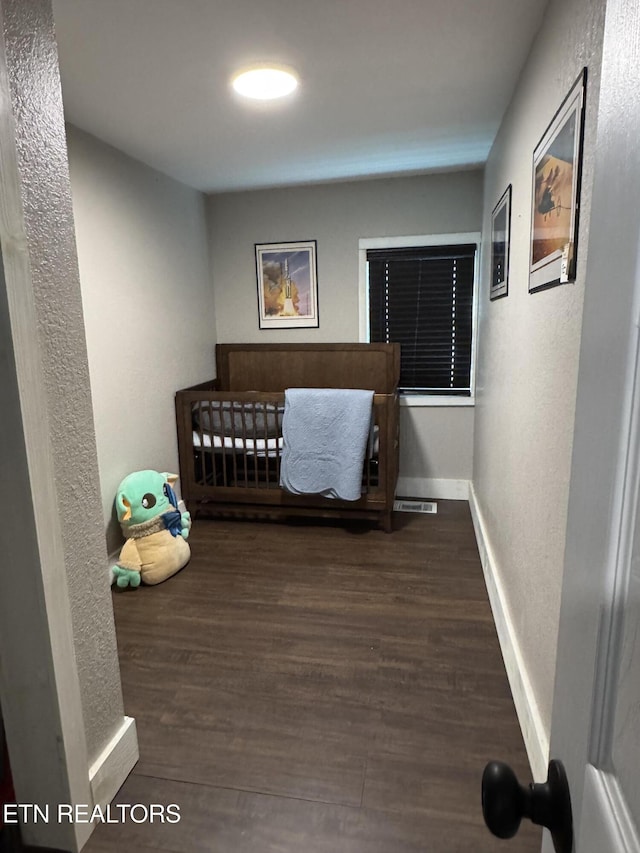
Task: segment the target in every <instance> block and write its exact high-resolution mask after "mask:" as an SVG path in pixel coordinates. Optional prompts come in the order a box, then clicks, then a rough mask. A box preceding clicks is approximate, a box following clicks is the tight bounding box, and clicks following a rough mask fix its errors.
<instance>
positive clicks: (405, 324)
mask: <svg viewBox="0 0 640 853" xmlns="http://www.w3.org/2000/svg"><path fill="white" fill-rule="evenodd" d="M449 236H451V235H449ZM465 236H466V237H470V236H472V235H465ZM373 242H374V241H361V248H362V243H373ZM381 242H382V241H381ZM385 242H386V241H385ZM389 242H393V241H389ZM476 249H477V247H476V244H475V243H471V242H469V243H453V242H452V243H447V244H443V245H414V246H386V247H381V248H379V247H375V246H369V247H366V249H365V251H366V280H367V284H368V318H367V320H368V339H369V340H371V341H384V342H397V343H400V344H401V368H400V390H401V391H403V392H404V393H405V394H410V395H414V394H419V395H430V396H431V395H436V396H447V397H461V398H464V397H470V396H471V394H472V388H473V377H472V361H473V358H472V356H473V325H474V324H473V316H474V299H473V291H474V271H475V262H476Z"/></svg>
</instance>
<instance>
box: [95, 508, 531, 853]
mask: <svg viewBox="0 0 640 853" xmlns="http://www.w3.org/2000/svg"><path fill="white" fill-rule="evenodd" d="M438 510H439V512H438V514H437V515H413V514H407V513H403V514H396V518H395V528H396V529H395V531H394V533H393V534H391V535H389V534H385V533H383V532H381V531H378V530H375V529H372V528H371V527H369V526H367V525H358V526H344V525H343V526H340V525H332V524H316V525H314V524H310V523H301V524H292V525H288V524H286V525H285V524H277V523H275V524H271V523H268V522H267V523H260V522H256V523H253V522H245V521H235V522H234V521H197V522H196V523H195V525H194V527H193V531H192V534H191V538H190V540H189V541H190V543H191V548H192V559H191V562H190V564H189V565H188V567H187V568H185V569H184V570H183V571H182V572H181V573H180V574H179V575H177V576H176V577H174V578H172V579H171V580H169V581H167V582H166V583H164V584H162V585H160V586H157V587H147V588H141V589H138V590H135V591H126V592H115V593H114V607H115V614H116V625H117V633H118V644H119V649H120V658H121V665H122V678H123V688H124V696H125V710H126V713H127V714H129V715H131V716H134V717H135V718H136V721H137V726H138V737H139V742H140V761H139V763H138V765H137V766H136V768H135V770H134V772H133V773H132V774H131V776H130V777H129V779H128V780H127V782H126V783H125V785H124V786H123V788H122V789H121V791H120V793H119V794H118V797H117V798H116V801H115V802H120V803H145V804H149V803H156V804H168V803H176V804H178V805H179V806H180V813H181V821H180V823H178V824H174V825H169V824H162V823H154V824H149V823H141V824H135V823H131V822H128V823H125V824H109V825H100V826H98V828H97V830H96V832H95V833H94V835H93V837H92V839H91V840H90V842H89V844H88V846H87V847H86V851H87V853H103V852H104V851H116V850H117V851H126V853H133V851H140V853H151V851H161V850H162V851H175V853H195V852H196V851H198V853H199V851H215V853H276V851H277V853H365V851H366V853H463V851H464V853H470V851H474V853H475V852H476V851H477V853H491V852H492V851H502V853H504V851H505V842H503V841H499V840H497V839H495V838H493V837H492V836H491V835H490V834H489V832H488V831H487V830H486V829H485V827H484V824H483V821H482V814H481V806H480V778H481V775H482V770H483V768H484V765H485V764H486V762H487V761H489V760H491V759H493V758H500V759H502V760H505V761H508V762H509V763H510V764H511V765H512V766H513V768H514V770H515V771H516V773H517V774H518V775H519V777H520V779H521V780H522V781H528V780H530V778H531V774H530V771H529V769H528V765H527V761H526V756H525V752H524V747H523V744H522V738H521V735H520V732H519V729H518V724H517V720H516V715H515V711H514V707H513V703H512V699H511V695H510V692H509V687H508V684H507V679H506V675H505V671H504V666H503V663H502V659H501V656H500V651H499V647H498V641H497V637H496V633H495V628H494V625H493V622H492V619H491V612H490V608H489V603H488V600H487V596H486V592H485V587H484V583H483V578H482V570H481V567H480V562H479V558H478V552H477V549H476V545H475V539H474V535H473V529H472V524H471V518H470V515H469V508H468V506H467V505H466V504H465V503H463V502H455V501H451V502H447V501H441V502H440V503H439V506H438ZM510 848H511V849H513V850H517V851H518V853H537V851H539V849H540V833H539V831H538V830H537V829H535V828H534V827H533V826H532V825H531V824H527V825H526V826H525V825H523V826H522V828H521V830H520V833H519V835H518V838H517V839H516V840H513V841H512V842H510Z"/></svg>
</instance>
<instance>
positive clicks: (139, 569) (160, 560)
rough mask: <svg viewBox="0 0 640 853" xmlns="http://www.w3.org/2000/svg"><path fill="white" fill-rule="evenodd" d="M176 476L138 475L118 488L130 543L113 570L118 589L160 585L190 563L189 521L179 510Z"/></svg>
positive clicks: (118, 503)
mask: <svg viewBox="0 0 640 853" xmlns="http://www.w3.org/2000/svg"><path fill="white" fill-rule="evenodd" d="M177 479H178V476H177V474H160V473H159V472H158V471H134V473H133V474H129V476H128V477H125V478H124V480H123V481H122V482H121V483H120V485H119V487H118V492H117V494H116V512H117V514H118V521H119V522H120V527H121V528H122V533H123V534H124V537H125V539H126V540H127V541H126V542H125V543H124V545H123V546H122V550H121V551H120V556H119V557H118V561H117V563H116V565H115V566H114V567H113V569H112V571H113V575H114V577H115V579H116V583H117V584H118V586H119V587H123V588H124V587H127V586H132V587H137V586H140V582H141V581H142V582H143V583H145V584H157V583H161V582H162V581H164V580H166V579H167V578H170V577H171V575H174V574H175V573H176V572H178V571H180V569H182V568H184V566H186V564H187V563H188V562H189V558H190V556H191V550H190V548H189V545H188V544H187V541H186V540H187V537H188V536H189V530H190V529H191V516H190V515H189V513H188V512H183V513H181V512H180V511H179V510H178V500H177V498H176V495H175V492H174V491H173V489H172V488H171V486H172V485H173V483H175V482H176V480H177Z"/></svg>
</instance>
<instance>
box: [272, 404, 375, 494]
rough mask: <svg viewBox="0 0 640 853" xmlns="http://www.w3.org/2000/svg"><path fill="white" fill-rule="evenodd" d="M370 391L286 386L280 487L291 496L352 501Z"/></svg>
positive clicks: (365, 434) (359, 478)
mask: <svg viewBox="0 0 640 853" xmlns="http://www.w3.org/2000/svg"><path fill="white" fill-rule="evenodd" d="M373 393H374V392H373V391H363V390H359V389H351V388H289V389H287V390H286V391H285V406H284V416H283V419H282V437H283V448H282V462H281V467H280V485H281V486H282V488H283V489H286V490H287V491H288V492H293V494H296V495H308V494H312V495H323V496H324V497H327V498H340V499H342V500H345V501H356V500H358V498H360V496H361V494H362V466H363V463H364V456H365V452H366V449H367V441H368V439H369V434H370V431H371V424H372V405H373Z"/></svg>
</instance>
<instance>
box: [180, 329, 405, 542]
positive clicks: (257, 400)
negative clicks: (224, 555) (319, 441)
mask: <svg viewBox="0 0 640 853" xmlns="http://www.w3.org/2000/svg"><path fill="white" fill-rule="evenodd" d="M216 366H217V371H216V373H217V378H216V379H215V380H212V381H210V382H205V383H203V384H201V385H195V386H193V387H192V388H185V389H183V390H181V391H178V392H177V394H176V418H177V428H178V452H179V459H180V479H181V489H182V496H183V498H184V500H185V502H186V504H187V508H188V509H189V510H190V512H191V513H192V515H194V516H197V515H198V514H199V513H206V514H207V515H225V516H244V517H251V518H276V517H283V516H284V517H286V516H296V515H307V516H316V517H338V518H345V519H346V518H352V519H353V518H358V519H368V520H371V521H376V522H378V523H379V524H380V526H381V527H382V528H383V529H384V530H386V531H387V532H391V529H392V513H393V501H394V496H395V487H396V481H397V478H398V394H397V385H398V378H399V374H400V347H399V345H397V344H377V343H375V344H218V345H217V346H216ZM287 388H363V389H368V390H371V391H374V392H375V393H374V396H373V418H374V428H373V429H372V432H371V437H370V441H369V446H368V448H367V452H366V456H365V462H364V466H363V472H362V496H361V498H360V499H359V500H356V501H343V500H335V499H330V498H325V497H321V496H318V495H294V494H291V493H289V492H287V491H285V490H284V489H282V488H281V487H280V485H279V481H280V462H281V452H282V416H283V413H284V399H285V395H284V392H285V389H287Z"/></svg>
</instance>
